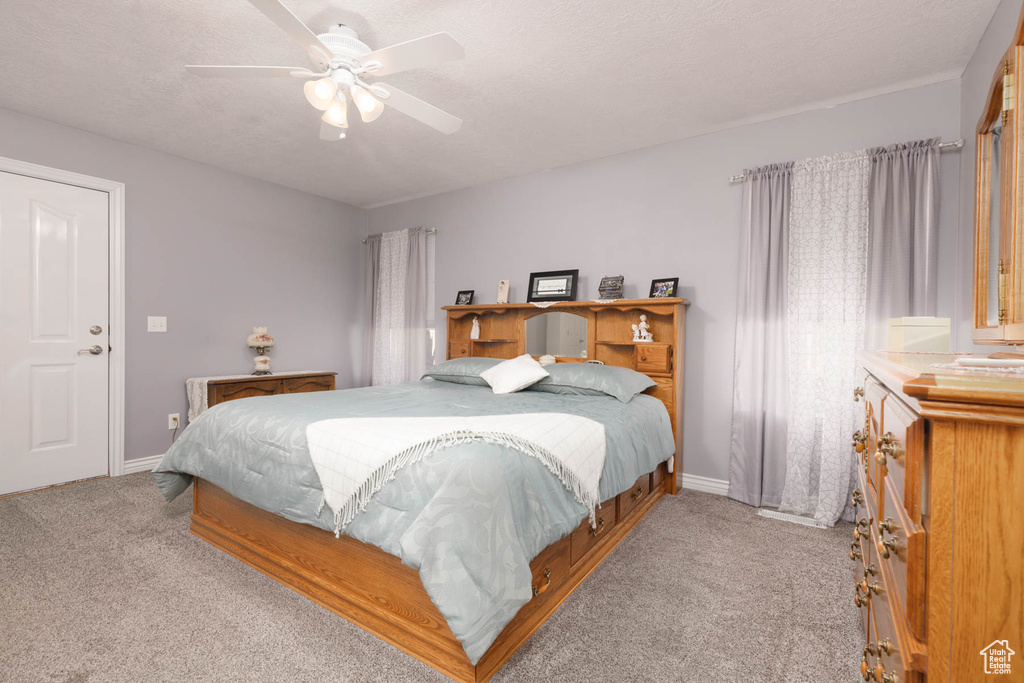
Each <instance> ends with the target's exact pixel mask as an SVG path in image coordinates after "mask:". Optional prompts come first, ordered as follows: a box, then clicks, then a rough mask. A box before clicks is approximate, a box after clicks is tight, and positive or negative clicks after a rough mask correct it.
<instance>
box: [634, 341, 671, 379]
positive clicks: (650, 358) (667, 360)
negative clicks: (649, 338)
mask: <svg viewBox="0 0 1024 683" xmlns="http://www.w3.org/2000/svg"><path fill="white" fill-rule="evenodd" d="M636 370H637V372H664V373H668V372H671V371H672V347H671V346H669V345H668V344H653V343H652V344H637V345H636Z"/></svg>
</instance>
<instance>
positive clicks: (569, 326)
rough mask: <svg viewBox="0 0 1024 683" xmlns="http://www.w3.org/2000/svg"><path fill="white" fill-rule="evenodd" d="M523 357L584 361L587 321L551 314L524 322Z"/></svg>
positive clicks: (565, 314) (575, 317)
mask: <svg viewBox="0 0 1024 683" xmlns="http://www.w3.org/2000/svg"><path fill="white" fill-rule="evenodd" d="M526 353H528V354H530V355H531V356H545V355H550V356H554V357H556V358H586V357H587V319H586V318H584V317H583V316H581V315H576V314H574V313H565V312H563V311H551V312H550V313H541V314H539V315H535V316H533V317H531V318H527V319H526Z"/></svg>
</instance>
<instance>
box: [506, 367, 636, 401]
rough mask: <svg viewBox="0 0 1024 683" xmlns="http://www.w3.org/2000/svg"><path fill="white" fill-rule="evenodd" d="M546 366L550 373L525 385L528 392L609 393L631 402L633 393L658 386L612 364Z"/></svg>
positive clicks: (634, 394) (633, 372) (633, 371)
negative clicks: (535, 381) (534, 382)
mask: <svg viewBox="0 0 1024 683" xmlns="http://www.w3.org/2000/svg"><path fill="white" fill-rule="evenodd" d="M544 369H545V370H547V371H548V376H547V377H545V378H544V379H542V380H540V381H539V382H537V383H536V384H531V385H530V386H528V387H526V389H527V391H546V392H548V393H549V394H576V395H584V396H597V395H600V394H607V395H608V396H614V397H615V398H617V399H619V400H620V401H622V402H623V403H629V401H630V400H632V398H633V397H634V396H636V395H637V394H639V393H641V392H642V391H644V390H645V389H648V388H650V387H653V386H654V385H655V383H654V380H652V379H651V378H650V377H648V376H647V375H642V374H640V373H639V372H636V371H635V370H630V369H629V368H619V367H615V366H613V365H597V364H596V363H555V364H554V365H546V366H544Z"/></svg>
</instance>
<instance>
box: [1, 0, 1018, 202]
mask: <svg viewBox="0 0 1024 683" xmlns="http://www.w3.org/2000/svg"><path fill="white" fill-rule="evenodd" d="M284 2H285V4H286V5H287V6H288V7H289V8H290V9H291V10H292V11H293V12H295V14H296V15H297V16H298V17H299V18H300V19H302V20H304V21H305V22H306V23H307V24H308V25H309V26H310V27H311V28H312V29H313V30H314V31H315V32H317V33H319V32H322V31H324V30H325V29H326V27H327V26H328V25H329V24H332V23H345V24H348V25H350V26H352V27H354V28H355V29H356V30H357V31H359V34H360V38H361V39H362V40H363V41H364V42H366V43H367V44H369V45H370V47H371V48H374V49H376V48H380V47H385V46H387V45H391V44H394V43H398V42H402V41H405V40H409V39H411V38H416V37H419V36H421V35H426V34H430V33H435V32H437V31H448V32H449V33H451V34H452V35H453V36H454V37H455V38H456V40H458V41H459V42H460V43H462V45H463V46H464V47H465V48H466V59H465V60H462V61H459V62H453V63H451V64H446V65H443V66H441V67H436V68H431V69H422V70H419V71H411V72H407V73H403V74H399V75H396V76H391V77H388V78H386V79H382V80H383V81H385V82H390V83H393V84H394V85H396V86H398V87H401V88H403V89H405V90H406V91H408V92H409V93H412V94H414V95H417V96H419V97H421V98H423V99H425V100H427V101H428V102H431V103H432V104H435V105H437V106H439V107H441V108H442V109H445V110H446V111H449V112H451V113H453V114H455V115H456V116H459V117H461V118H463V119H464V120H465V123H464V124H463V127H462V129H461V130H460V131H459V132H457V133H455V134H454V135H451V136H446V135H443V134H441V133H438V132H436V131H434V130H432V129H430V128H427V127H426V126H424V125H422V124H419V123H417V122H415V121H412V120H411V119H408V118H406V117H405V116H403V115H402V114H400V113H398V112H395V111H385V113H384V115H383V116H381V118H380V119H378V120H377V121H376V122H374V123H372V124H362V122H359V121H356V122H355V123H354V124H352V128H351V129H350V131H349V136H348V139H347V140H345V141H343V142H338V143H332V142H321V141H320V140H319V139H318V137H317V134H318V131H319V120H318V116H319V112H317V111H315V110H314V109H312V108H311V107H310V106H309V105H308V104H307V103H306V101H305V99H304V98H303V95H302V88H301V82H300V81H297V80H296V81H293V80H289V79H280V80H257V79H251V80H237V81H215V80H212V79H200V78H196V77H194V76H191V75H189V74H187V73H186V72H185V70H184V65H185V64H269V65H284V66H308V65H309V61H308V58H307V57H306V55H305V53H304V52H303V51H302V49H301V48H299V47H297V46H296V45H295V44H293V43H292V42H291V41H290V40H289V39H288V37H287V36H286V35H285V34H284V33H283V32H282V31H281V30H280V29H278V28H277V27H276V26H274V25H273V24H271V23H270V21H269V20H268V19H266V18H265V17H264V16H263V15H262V14H260V13H259V12H258V11H257V10H256V9H255V8H253V7H252V6H251V5H250V4H249V3H248V2H246V0H174V1H153V0H91V1H89V0H66V1H64V2H60V3H52V2H40V1H39V0H0V8H2V17H3V21H0V64H2V65H3V67H2V68H0V107H3V108H7V109H11V110H14V111H19V112H23V113H26V114H31V115H33V116H38V117H41V118H44V119H49V120H51V121H56V122H58V123H62V124H66V125H69V126H73V127H76V128H82V129H84V130H88V131H91V132H94V133H99V134H101V135H106V136H109V137H112V138H117V139H120V140H125V141H128V142H132V143H136V144H139V145H143V146H146V147H151V148H154V149H158V150H161V151H164V152H169V153H171V154H175V155H178V156H181V157H185V158H188V159H194V160H196V161H200V162H203V163H207V164H212V165H214V166H220V167H223V168H227V169H231V170H234V171H238V172H239V173H244V174H247V175H251V176H255V177H258V178H263V179H265V180H269V181H271V182H275V183H279V184H281V185H287V186H289V187H294V188H298V189H301V190H305V191H307V192H312V193H315V194H319V195H323V196H326V197H332V198H334V199H338V200H341V201H345V202H348V203H351V204H354V205H357V206H362V207H368V206H375V205H380V204H385V203H390V202H394V201H398V200H401V199H406V198H410V197H418V196H424V195H429V194H435V193H438V192H444V191H448V190H453V189H457V188H461V187H467V186H470V185H476V184H480V183H484V182H489V181H493V180H498V179H501V178H508V177H512V176H517V175H523V174H526V173H531V172H534V171H540V170H544V169H548V168H554V167H557V166H563V165H566V164H571V163H574V162H578V161H583V160H587V159H594V158H597V157H603V156H608V155H611V154H616V153H619V152H624V151H627V150H631V149H638V148H641V147H648V146H650V145H655V144H658V143H662V142H667V141H669V140H676V139H680V138H684V137H688V136H692V135H697V134H700V133H704V132H708V131H710V130H716V129H721V128H725V127H728V126H730V125H735V124H737V123H740V122H745V121H750V120H756V119H763V118H770V117H771V116H773V115H778V114H781V113H784V112H789V111H794V110H799V109H803V108H809V107H814V106H817V105H821V104H829V103H835V102H836V101H842V100H848V99H855V96H857V95H859V94H870V93H877V92H884V91H889V90H896V89H899V88H900V87H903V86H909V85H917V84H921V83H926V82H933V81H938V80H943V79H945V78H953V77H956V76H959V74H960V73H961V71H962V70H963V68H964V66H965V65H966V64H967V61H968V59H969V58H970V56H971V53H972V52H973V50H974V48H975V46H976V45H977V43H978V41H979V39H980V37H981V35H982V33H983V32H984V30H985V27H986V25H987V24H988V22H989V20H990V19H991V17H992V14H993V12H994V11H995V8H996V6H997V5H998V0H900V1H898V2H893V0H857V1H856V2H850V1H849V0H787V1H785V2H782V1H777V2H764V0H560V1H559V0H554V1H552V0H510V1H508V2H480V1H467V0H463V1H461V2H459V1H457V0H397V1H395V2H386V3H385V2H380V1H379V0H284Z"/></svg>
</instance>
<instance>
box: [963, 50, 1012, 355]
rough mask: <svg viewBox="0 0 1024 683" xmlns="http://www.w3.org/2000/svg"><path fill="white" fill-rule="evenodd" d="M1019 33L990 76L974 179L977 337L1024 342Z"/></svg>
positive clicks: (992, 341)
mask: <svg viewBox="0 0 1024 683" xmlns="http://www.w3.org/2000/svg"><path fill="white" fill-rule="evenodd" d="M1022 42H1024V41H1022V40H1021V36H1020V35H1018V40H1016V41H1015V43H1014V45H1013V46H1012V47H1011V48H1010V49H1009V50H1008V51H1007V53H1006V55H1005V58H1004V60H1003V61H1002V63H1001V64H1000V66H999V68H998V69H997V70H996V73H995V74H994V75H993V78H992V86H991V88H990V89H989V95H988V102H987V104H986V107H985V110H984V113H983V114H982V117H981V120H979V121H978V127H977V164H976V183H975V261H974V341H975V342H976V343H979V344H1024V289H1022V286H1024V278H1022V277H1021V275H1022V267H1024V258H1022V257H1021V250H1022V249H1024V239H1022V238H1021V234H1022V226H1021V218H1022V217H1024V212H1021V211H1018V206H1019V203H1020V201H1021V199H1024V193H1022V191H1021V189H1022V188H1021V181H1022V178H1021V174H1020V173H1019V172H1018V166H1019V158H1020V154H1021V149H1020V145H1019V141H1020V140H1021V138H1022V136H1021V131H1020V122H1019V118H1020V117H1019V116H1018V115H1017V112H1018V110H1019V109H1020V104H1021V102H1020V93H1019V92H1018V91H1019V89H1018V88H1016V87H1015V80H1016V70H1017V66H1018V65H1019V64H1022V63H1024V61H1022V58H1024V47H1021V43H1022Z"/></svg>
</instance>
